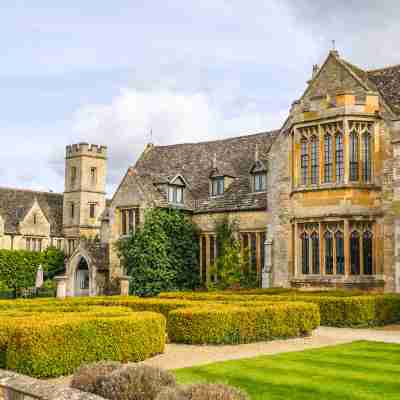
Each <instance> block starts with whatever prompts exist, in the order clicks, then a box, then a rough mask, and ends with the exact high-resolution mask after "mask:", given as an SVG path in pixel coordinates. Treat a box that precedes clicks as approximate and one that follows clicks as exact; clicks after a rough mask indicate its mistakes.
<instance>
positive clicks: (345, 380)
mask: <svg viewBox="0 0 400 400" xmlns="http://www.w3.org/2000/svg"><path fill="white" fill-rule="evenodd" d="M175 373H176V376H177V379H178V381H179V382H180V383H192V382H222V383H226V384H230V385H233V386H236V387H240V388H242V389H244V390H246V391H247V393H249V394H250V396H251V399H253V400H256V399H257V400H258V399H263V400H278V399H279V400H281V399H282V400H314V399H315V400H317V399H318V400H339V399H340V400H347V399H352V400H359V399H360V400H361V399H362V400H375V399H380V400H381V399H384V400H394V399H396V400H399V399H400V378H399V377H400V345H396V344H387V343H376V342H367V341H359V342H354V343H351V344H345V345H339V346H332V347H325V348H322V349H315V350H306V351H302V352H295V353H285V354H279V355H274V356H261V357H256V358H251V359H242V360H237V361H227V362H220V363H215V364H209V365H206V366H201V367H193V368H185V369H180V370H176V371H175Z"/></svg>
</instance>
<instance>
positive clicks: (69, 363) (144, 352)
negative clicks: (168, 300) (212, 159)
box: [0, 311, 166, 377]
mask: <svg viewBox="0 0 400 400" xmlns="http://www.w3.org/2000/svg"><path fill="white" fill-rule="evenodd" d="M43 317H44V314H42V313H36V314H33V315H31V316H30V317H14V318H10V319H9V320H8V323H7V324H5V323H2V324H0V345H1V343H2V346H3V350H4V347H5V351H3V357H4V361H5V367H6V368H7V369H11V370H14V371H17V372H20V373H23V374H27V375H30V376H36V377H55V376H60V375H66V374H70V373H72V372H73V371H74V370H75V369H76V368H78V367H79V366H80V365H82V364H84V363H90V362H94V361H99V360H116V361H122V362H127V361H133V362H137V361H141V360H144V359H146V358H148V357H150V356H153V355H155V354H159V353H162V352H163V351H164V345H165V336H166V332H165V328H166V321H165V318H164V317H163V316H162V315H160V314H157V313H150V312H142V313H133V312H129V313H126V314H125V311H123V313H122V314H121V315H119V316H118V315H113V314H107V312H105V313H104V314H101V313H100V314H99V313H60V314H58V315H57V314H53V317H51V318H48V319H46V318H43Z"/></svg>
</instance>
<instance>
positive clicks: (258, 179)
mask: <svg viewBox="0 0 400 400" xmlns="http://www.w3.org/2000/svg"><path fill="white" fill-rule="evenodd" d="M253 188H254V191H255V192H265V190H266V189H267V175H266V173H265V172H258V173H256V174H253Z"/></svg>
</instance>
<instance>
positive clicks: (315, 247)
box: [311, 232, 319, 275]
mask: <svg viewBox="0 0 400 400" xmlns="http://www.w3.org/2000/svg"><path fill="white" fill-rule="evenodd" d="M311 249H312V273H313V274H316V275H318V274H319V237H318V234H317V233H316V232H313V234H312V235H311Z"/></svg>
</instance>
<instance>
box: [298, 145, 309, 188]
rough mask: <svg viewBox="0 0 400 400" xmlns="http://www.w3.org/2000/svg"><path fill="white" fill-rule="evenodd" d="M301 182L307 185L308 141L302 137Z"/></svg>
mask: <svg viewBox="0 0 400 400" xmlns="http://www.w3.org/2000/svg"><path fill="white" fill-rule="evenodd" d="M300 163H301V165H300V167H301V184H302V185H307V181H308V142H307V140H305V139H303V140H302V141H301V162H300Z"/></svg>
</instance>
